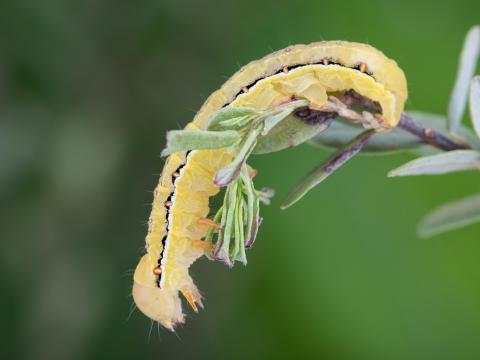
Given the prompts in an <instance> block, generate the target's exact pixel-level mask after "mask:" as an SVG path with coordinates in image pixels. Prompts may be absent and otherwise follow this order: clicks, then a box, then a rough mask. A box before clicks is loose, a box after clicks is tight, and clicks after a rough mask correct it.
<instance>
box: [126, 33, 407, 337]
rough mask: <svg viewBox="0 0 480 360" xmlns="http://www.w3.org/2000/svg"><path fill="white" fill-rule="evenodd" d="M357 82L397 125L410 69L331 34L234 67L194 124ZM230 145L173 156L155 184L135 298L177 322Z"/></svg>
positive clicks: (196, 298)
mask: <svg viewBox="0 0 480 360" xmlns="http://www.w3.org/2000/svg"><path fill="white" fill-rule="evenodd" d="M347 90H353V91H355V92H356V93H358V94H360V95H362V96H363V97H365V98H367V99H369V100H371V101H374V102H375V103H378V104H379V105H380V107H381V110H382V116H381V117H380V120H379V121H380V122H382V125H383V126H384V127H386V128H392V127H395V126H396V124H397V123H398V121H399V119H400V114H401V112H402V111H403V106H404V103H405V100H406V98H407V85H406V80H405V76H404V74H403V71H402V70H401V69H400V68H399V67H398V66H397V64H396V62H395V61H393V60H391V59H389V58H387V57H386V56H385V55H384V54H383V53H382V52H380V51H378V50H377V49H375V48H373V47H371V46H369V45H365V44H358V43H350V42H344V41H326V42H318V43H313V44H310V45H296V46H291V47H288V48H286V49H284V50H280V51H277V52H274V53H272V54H270V55H268V56H266V57H264V58H262V59H260V60H257V61H253V62H251V63H250V64H248V65H246V66H244V67H243V68H242V69H240V70H239V71H238V72H237V73H236V74H234V75H233V76H232V77H231V78H230V79H229V80H228V81H227V82H226V83H225V84H224V85H223V86H222V87H221V88H220V89H219V90H217V91H216V92H214V93H213V94H212V95H211V96H210V97H209V98H208V99H207V100H206V102H205V103H204V105H203V106H202V108H201V109H200V111H199V112H198V113H197V115H196V116H195V118H194V120H193V122H191V123H190V124H188V125H187V127H186V128H187V129H194V130H197V129H203V130H205V129H207V127H208V124H209V120H210V119H211V117H212V115H213V114H214V113H215V112H216V111H218V110H219V109H221V108H223V107H225V106H231V107H250V108H254V109H257V110H265V109H269V108H270V107H272V106H274V105H275V104H278V103H280V102H281V101H283V99H285V98H298V99H306V100H308V101H309V104H310V107H311V108H313V109H315V108H318V109H321V107H322V106H323V105H325V104H326V102H327V100H328V98H327V96H328V95H329V94H332V93H333V94H336V93H341V92H344V91H347ZM232 158H233V157H232V155H231V154H229V152H228V151H227V149H214V150H194V149H192V151H187V152H178V153H175V154H173V155H171V156H170V157H169V158H168V159H167V160H166V164H165V167H164V169H163V172H162V175H161V177H160V181H159V184H158V186H157V188H156V189H155V192H154V200H153V205H152V212H151V215H150V219H149V226H148V234H147V237H146V251H147V253H146V254H145V255H144V256H143V257H142V258H141V260H140V262H139V264H138V266H137V268H136V270H135V274H134V283H133V298H134V300H135V303H136V305H137V306H138V308H139V309H140V310H141V311H142V312H143V313H144V314H145V315H147V316H148V317H149V318H151V319H153V320H155V321H158V322H160V323H161V324H162V325H163V326H165V327H167V328H169V329H171V330H173V328H174V326H175V325H176V324H177V323H182V322H183V321H184V314H183V311H182V306H181V301H180V297H179V292H181V293H182V294H183V296H184V297H185V298H186V300H187V301H188V302H189V304H190V305H191V306H192V308H193V309H194V310H195V311H196V310H197V305H200V306H202V303H201V295H200V293H199V291H198V290H197V288H196V286H195V284H194V283H193V281H192V278H191V277H190V275H189V273H188V269H189V267H190V265H191V264H192V263H193V262H194V261H195V260H196V259H197V258H199V257H201V256H202V255H203V254H204V251H205V249H207V248H208V247H209V246H210V245H211V244H207V243H206V242H204V241H202V239H204V238H205V236H206V234H207V231H208V230H209V227H210V226H216V224H215V223H214V222H213V221H211V220H209V219H208V218H207V216H208V215H209V198H210V197H211V196H214V195H216V194H217V193H218V192H219V188H218V187H217V186H215V185H214V182H213V179H214V177H215V174H216V172H217V171H218V170H219V169H221V168H223V167H225V166H226V165H228V164H229V163H230V162H231V161H232Z"/></svg>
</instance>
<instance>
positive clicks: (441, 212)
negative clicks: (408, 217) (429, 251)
mask: <svg viewBox="0 0 480 360" xmlns="http://www.w3.org/2000/svg"><path fill="white" fill-rule="evenodd" d="M479 221H480V194H476V195H473V196H470V197H467V198H464V199H462V200H458V201H455V202H451V203H448V204H446V205H443V206H441V207H439V208H437V209H436V210H434V211H432V212H431V213H430V214H428V215H427V216H426V217H425V218H424V219H423V220H422V222H421V223H420V225H419V227H418V234H419V235H420V236H422V237H429V236H433V235H436V234H440V233H442V232H445V231H449V230H454V229H458V228H460V227H463V226H467V225H470V224H473V223H476V222H479Z"/></svg>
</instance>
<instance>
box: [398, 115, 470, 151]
mask: <svg viewBox="0 0 480 360" xmlns="http://www.w3.org/2000/svg"><path fill="white" fill-rule="evenodd" d="M398 126H399V127H400V128H401V129H403V130H405V131H408V132H409V133H410V134H413V135H415V136H417V137H419V138H420V139H421V140H422V141H423V142H424V143H426V144H428V145H431V146H434V147H436V148H437V149H441V150H444V151H452V150H461V149H470V146H469V145H468V144H461V143H458V142H456V141H454V140H452V139H450V138H448V137H446V136H445V135H442V134H440V133H439V132H437V131H435V130H433V129H431V128H427V127H424V126H423V125H422V124H420V123H418V122H416V121H415V120H414V119H413V118H412V117H410V116H409V115H408V114H406V113H402V115H401V116H400V122H399V123H398Z"/></svg>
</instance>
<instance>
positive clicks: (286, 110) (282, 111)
mask: <svg viewBox="0 0 480 360" xmlns="http://www.w3.org/2000/svg"><path fill="white" fill-rule="evenodd" d="M306 105H308V101H306V100H296V101H292V102H289V103H286V104H284V105H280V106H278V107H276V108H274V110H273V111H269V114H267V115H266V117H265V120H264V127H263V131H262V135H263V136H265V135H267V134H268V133H269V132H270V130H272V129H273V128H274V127H275V126H276V125H277V124H278V123H279V122H281V121H282V120H284V119H285V118H286V117H287V116H288V115H290V114H291V113H292V111H293V110H295V109H298V108H299V107H302V106H306Z"/></svg>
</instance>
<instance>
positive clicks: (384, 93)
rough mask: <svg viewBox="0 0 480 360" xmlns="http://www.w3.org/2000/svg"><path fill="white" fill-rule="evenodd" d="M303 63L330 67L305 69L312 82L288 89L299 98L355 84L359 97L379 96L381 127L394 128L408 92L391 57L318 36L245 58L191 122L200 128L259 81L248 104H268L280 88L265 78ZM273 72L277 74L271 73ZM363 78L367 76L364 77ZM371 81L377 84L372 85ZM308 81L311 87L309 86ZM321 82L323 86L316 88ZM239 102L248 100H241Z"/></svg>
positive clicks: (405, 83)
mask: <svg viewBox="0 0 480 360" xmlns="http://www.w3.org/2000/svg"><path fill="white" fill-rule="evenodd" d="M304 66H313V67H314V68H318V69H321V68H322V66H323V68H330V70H329V71H327V73H323V71H322V70H320V71H318V70H316V71H312V70H311V69H310V70H308V71H306V72H310V73H312V74H313V75H314V77H315V78H316V79H317V80H318V86H317V85H316V83H315V79H311V78H307V79H306V80H305V81H299V80H297V81H298V86H299V87H297V88H296V89H295V91H294V92H293V93H294V94H296V95H297V96H299V97H302V95H304V94H306V96H304V97H305V98H307V99H308V100H310V98H309V96H308V94H312V93H315V94H316V96H315V97H313V99H314V100H319V99H320V98H319V97H320V95H318V94H317V93H316V90H320V94H322V93H325V92H333V91H335V90H350V89H355V88H357V86H358V88H357V90H359V91H357V92H358V93H359V94H361V95H362V96H364V97H365V98H368V99H372V97H373V98H377V100H376V101H379V100H382V102H381V105H382V110H383V114H384V115H385V117H386V125H387V126H390V127H394V126H396V124H397V123H398V121H399V119H400V114H401V112H402V110H403V106H404V103H405V100H406V99H407V97H408V91H407V81H406V79H405V75H404V73H403V71H402V70H401V69H400V68H399V67H398V65H397V63H396V62H395V61H394V60H392V59H389V58H387V57H386V56H385V55H384V54H383V53H382V52H381V51H379V50H377V49H375V48H374V47H372V46H370V45H367V44H361V43H354V42H347V41H321V42H316V43H312V44H309V45H293V46H290V47H287V48H286V49H283V50H279V51H276V52H274V53H271V54H269V55H267V56H265V57H264V58H262V59H260V60H256V61H252V62H250V63H249V64H247V65H245V66H244V67H242V68H241V69H240V70H239V71H238V72H237V73H235V74H234V75H233V76H232V77H231V78H230V79H229V80H227V82H226V83H225V84H224V85H223V86H222V87H221V88H220V89H219V90H217V91H215V92H214V93H213V94H212V95H210V97H209V98H208V99H207V101H206V102H205V103H204V104H203V106H202V108H201V109H200V111H199V112H198V113H197V115H196V116H195V119H194V120H195V123H196V124H198V125H199V126H200V127H202V126H203V127H205V126H206V125H207V124H208V121H209V118H210V117H211V116H212V114H213V113H214V112H215V111H217V110H218V109H220V108H221V107H223V106H225V105H229V104H232V105H233V106H239V103H240V102H237V103H234V100H235V99H236V98H237V97H238V98H239V99H240V98H242V94H244V96H245V95H247V97H248V94H249V93H250V91H251V90H252V88H253V87H255V86H256V85H260V83H262V85H261V88H262V89H263V91H262V92H256V93H255V95H254V97H256V96H258V95H259V94H260V93H261V96H262V97H263V98H264V99H263V100H257V99H255V100H252V104H251V106H252V107H255V105H256V104H262V105H264V106H265V104H268V103H274V101H275V100H274V99H278V98H281V97H282V96H284V94H285V92H284V90H285V89H283V90H282V89H278V88H277V87H276V86H270V85H272V84H271V80H275V81H276V82H277V83H278V78H281V77H282V74H283V75H284V76H288V74H290V72H292V70H298V69H300V68H302V67H304ZM286 70H288V71H286ZM361 70H364V71H363V72H362V71H361ZM294 73H295V72H294ZM275 75H279V76H277V77H275ZM297 75H301V76H305V70H304V71H302V72H297V73H296V74H295V75H293V76H290V77H288V78H286V79H285V80H287V81H286V82H287V83H288V82H289V80H291V79H292V78H296V77H297ZM323 75H326V76H327V78H323ZM368 77H370V78H371V80H372V81H367V80H366V79H367V78H368ZM358 82H360V83H358ZM374 83H376V84H377V85H376V86H375V85H374ZM312 85H313V87H312V88H310V89H309V87H310V86H312ZM352 85H353V86H352ZM323 86H325V89H322V87H323ZM287 88H288V85H287ZM245 89H246V90H247V92H246V93H245ZM272 90H273V92H272ZM277 90H280V91H277ZM290 90H291V87H290ZM249 99H251V98H249ZM372 100H375V99H372ZM242 103H243V104H244V105H246V104H248V101H247V99H245V100H243V101H242ZM322 103H323V100H322V101H320V103H318V104H317V105H320V106H321V105H323V104H322Z"/></svg>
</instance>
